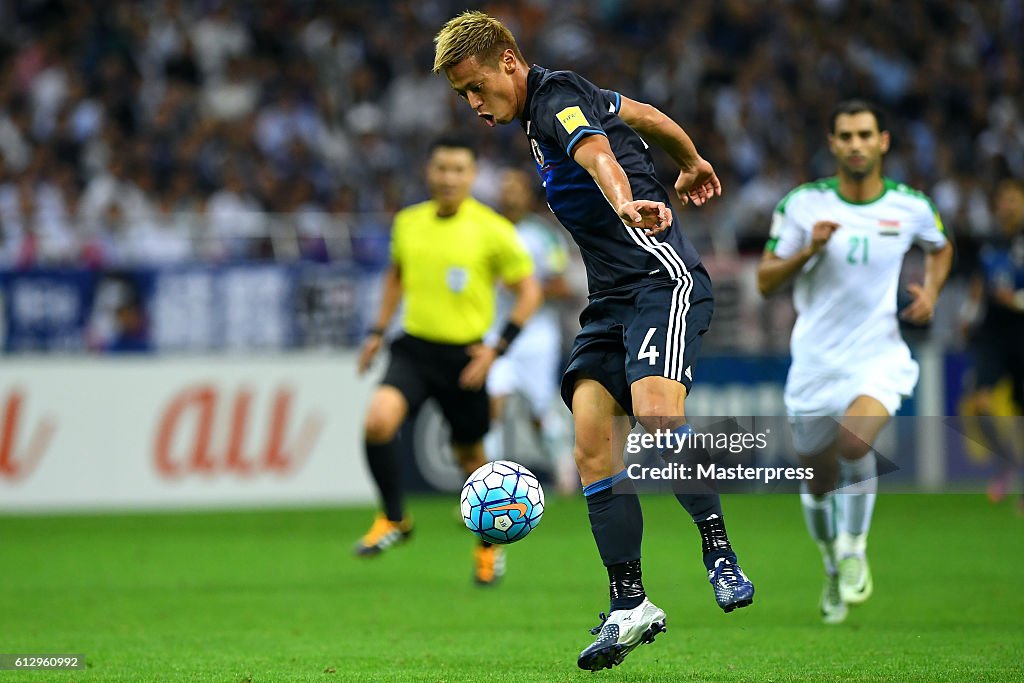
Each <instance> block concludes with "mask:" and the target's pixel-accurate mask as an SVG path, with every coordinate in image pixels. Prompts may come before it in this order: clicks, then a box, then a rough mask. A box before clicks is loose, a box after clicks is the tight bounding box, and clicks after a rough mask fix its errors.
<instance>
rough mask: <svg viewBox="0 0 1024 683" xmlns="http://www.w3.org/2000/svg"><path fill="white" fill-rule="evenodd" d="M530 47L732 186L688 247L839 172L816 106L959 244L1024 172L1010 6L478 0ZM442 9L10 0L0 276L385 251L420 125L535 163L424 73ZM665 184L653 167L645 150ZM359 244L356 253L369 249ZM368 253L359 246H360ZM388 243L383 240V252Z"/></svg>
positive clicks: (296, 0) (750, 233) (409, 188)
mask: <svg viewBox="0 0 1024 683" xmlns="http://www.w3.org/2000/svg"><path fill="white" fill-rule="evenodd" d="M481 8H482V9H484V10H485V11H488V12H490V13H492V14H495V15H497V16H499V17H501V18H502V19H503V20H505V21H507V22H508V23H509V25H510V27H511V28H512V29H513V31H514V32H515V33H516V35H517V36H518V38H519V40H520V46H521V48H522V50H523V52H524V54H525V56H526V58H527V60H528V61H530V62H535V63H539V64H541V65H544V66H548V67H552V68H571V69H575V70H577V71H579V72H580V73H582V74H583V75H584V76H586V77H588V78H589V79H590V80H592V81H594V82H595V83H598V84H600V85H601V86H603V87H606V88H611V89H617V90H620V91H621V92H623V93H625V94H627V95H629V96H631V97H634V98H636V99H641V100H645V101H648V102H651V103H653V104H655V105H657V106H658V107H660V108H662V109H664V110H665V111H666V112H667V113H669V114H670V115H672V116H673V117H675V118H676V119H677V120H678V121H680V122H681V123H682V124H683V125H684V126H685V127H686V128H687V129H688V130H689V131H690V132H691V133H692V134H693V136H694V138H695V139H696V141H697V142H698V145H699V146H700V148H701V151H702V153H703V154H704V156H706V157H707V158H708V159H710V160H711V161H712V162H713V163H714V164H715V165H716V168H717V170H718V172H719V174H720V175H721V177H722V180H723V184H724V187H725V190H726V193H727V194H726V196H725V198H724V199H723V201H721V202H718V203H717V205H713V206H709V207H706V210H704V209H702V210H700V211H687V213H686V216H685V220H686V225H687V226H688V227H689V229H690V230H691V233H692V234H693V235H694V238H695V241H696V242H697V243H698V245H699V246H700V247H701V248H702V249H704V250H706V251H709V252H713V253H714V254H716V255H729V254H734V253H745V252H751V253H756V252H759V251H760V249H761V247H762V245H763V243H764V239H765V237H766V234H767V230H768V224H769V215H770V212H771V209H772V208H773V207H774V205H775V203H776V202H777V201H778V199H779V198H781V197H782V196H783V195H784V194H785V193H786V192H787V191H788V190H789V189H790V188H792V187H793V186H794V185H795V184H797V183H799V182H801V181H805V180H809V179H812V178H814V177H817V176H821V175H827V174H829V173H830V172H831V171H830V170H831V162H830V157H829V155H828V152H827V147H826V145H825V126H826V117H827V114H828V111H829V109H830V108H831V106H832V105H833V104H834V102H835V101H836V100H838V99H840V98H842V97H844V96H849V95H852V94H858V95H863V96H867V97H871V98H874V99H877V100H879V101H880V102H881V103H882V104H883V105H884V106H885V107H886V108H887V110H888V112H889V114H890V129H891V130H892V132H893V136H894V147H893V151H892V152H891V153H890V155H889V157H888V160H887V172H888V174H889V175H891V176H893V177H895V178H897V179H899V180H903V181H905V182H908V183H910V184H911V185H913V186H915V187H918V188H920V189H922V190H924V191H926V192H928V193H930V194H931V196H932V197H933V198H934V200H935V201H936V203H937V205H938V207H939V209H940V211H941V213H942V215H943V217H944V219H945V221H946V223H947V225H948V226H949V227H950V228H951V229H952V231H953V232H954V233H955V234H956V235H957V239H958V240H959V241H964V242H966V243H968V244H970V243H971V241H972V240H974V239H981V238H984V237H985V236H986V235H988V234H990V233H991V232H992V231H993V217H992V189H993V188H994V187H995V184H996V183H997V182H998V180H999V179H1001V178H1003V177H1006V176H1014V177H1018V178H1020V177H1024V71H1022V68H1024V67H1022V59H1021V55H1020V46H1021V45H1022V44H1024V0H992V1H991V2H974V1H970V0H914V1H910V2H908V1H897V0H817V1H816V2H815V1H811V0H806V1H801V2H797V1H795V0H794V1H786V0H762V1H761V2H754V1H751V0H690V1H688V2H686V3H680V2H678V0H629V1H627V0H600V1H599V2H594V1H593V0H517V1H510V2H492V3H485V4H484V5H483V6H482V7H481ZM462 9H464V3H462V2H452V1H450V0H391V1H387V0H373V1H366V2H361V1H358V0H346V1H345V2H313V1H309V0H301V1H300V0H280V1H272V0H264V1H261V2H252V3H243V2H234V1H228V0H222V1H219V2H218V1H215V0H142V1H123V0H111V1H109V2H102V3H85V2H73V1H72V0H23V1H21V2H14V3H2V4H0V22H2V24H3V26H4V29H3V31H2V32H0V267H6V268H11V267H18V268H20V267H30V266H33V265H39V264H68V263H71V264H86V265H89V266H94V267H109V266H118V265H125V264H131V263H147V264H148V263H173V262H180V261H189V260H195V259H202V260H210V261H225V260H236V259H268V258H273V259H312V260H330V259H339V258H351V257H355V258H356V259H360V258H362V259H366V260H369V261H373V260H374V259H379V258H381V256H382V255H384V257H386V249H385V248H381V247H380V243H381V242H382V241H383V242H384V243H386V238H387V227H388V223H389V216H390V214H391V213H393V212H394V211H395V210H396V209H397V208H399V207H400V206H402V205H404V204H407V203H410V202H413V201H418V200H421V199H423V198H425V196H426V192H425V189H424V188H423V184H422V173H421V170H420V169H421V168H422V163H423V160H424V157H425V153H426V150H427V145H428V143H429V140H430V138H431V137H433V136H435V135H437V134H438V133H439V132H442V131H446V130H451V129H457V130H458V131H459V133H460V134H463V135H467V136H473V137H475V138H477V139H478V140H479V145H480V148H481V151H482V164H481V173H480V177H479V180H478V184H477V190H478V192H477V194H478V195H479V196H480V197H481V198H482V199H484V200H493V199H494V193H495V192H496V190H497V182H496V177H497V173H498V172H499V171H500V169H501V168H502V167H504V166H509V165H515V166H522V165H524V164H526V165H527V167H529V164H530V163H532V162H530V161H529V159H530V156H529V153H528V150H527V149H526V146H525V140H524V138H523V135H522V133H521V131H520V130H519V129H518V127H516V126H505V127H500V128H499V129H497V130H491V129H488V128H486V127H485V126H484V125H483V124H482V123H481V122H480V121H478V120H476V119H475V117H471V116H470V112H469V110H468V108H467V107H466V106H465V105H464V104H463V103H462V102H461V101H459V100H458V99H457V98H456V97H454V96H453V95H452V94H451V93H450V91H449V88H448V85H447V83H446V81H445V79H444V78H443V77H442V76H438V75H435V74H432V73H431V72H430V68H431V65H432V55H433V45H432V38H433V36H434V34H435V32H436V31H437V29H438V28H439V27H440V25H441V24H442V23H443V22H444V21H445V20H446V19H447V18H449V17H450V16H452V15H453V14H455V13H457V12H459V11H461V10H462ZM659 162H660V163H662V164H663V165H664V167H663V169H662V170H663V171H664V173H665V176H666V178H669V179H670V178H671V177H672V175H673V174H672V169H671V168H670V167H669V162H668V159H667V158H665V157H659ZM360 245H363V246H362V247H361V246H360ZM366 245H369V246H366ZM374 245H377V246H374Z"/></svg>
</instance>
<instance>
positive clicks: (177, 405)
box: [153, 384, 323, 479]
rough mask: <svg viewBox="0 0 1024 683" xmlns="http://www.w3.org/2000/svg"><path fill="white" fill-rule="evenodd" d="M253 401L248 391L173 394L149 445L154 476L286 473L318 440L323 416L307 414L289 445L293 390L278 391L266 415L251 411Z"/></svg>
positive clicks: (205, 388)
mask: <svg viewBox="0 0 1024 683" xmlns="http://www.w3.org/2000/svg"><path fill="white" fill-rule="evenodd" d="M253 398H254V396H253V392H252V391H251V390H250V389H247V388H244V387H243V388H239V389H237V390H236V391H234V392H231V391H224V390H223V389H222V388H220V387H218V386H216V385H214V384H197V385H193V386H189V387H186V388H185V389H183V390H181V391H180V392H178V393H177V394H176V395H175V396H174V397H173V398H172V399H171V400H170V402H169V403H168V405H167V407H166V408H165V409H164V411H163V413H162V414H161V416H160V420H159V423H158V425H157V432H156V440H155V442H154V444H153V454H154V461H155V465H156V469H157V472H158V473H159V474H160V475H161V476H163V477H166V478H170V479H173V478H178V477H181V476H184V475H186V474H205V475H214V474H217V473H230V474H235V475H241V476H250V475H255V474H258V473H263V472H270V473H274V474H278V475H287V474H290V473H292V472H294V471H296V470H297V469H298V468H299V467H300V466H301V465H302V463H303V462H305V460H306V458H307V457H308V456H309V453H310V451H311V450H312V448H313V446H314V444H315V443H316V440H317V439H318V438H319V436H320V431H321V429H322V428H323V418H322V417H321V416H320V415H319V414H317V413H314V414H312V415H308V416H307V417H306V418H305V419H304V420H303V422H302V424H301V426H300V427H299V429H298V431H297V432H296V433H295V434H294V435H291V440H290V441H289V437H290V435H289V433H288V431H289V429H288V427H289V422H290V420H291V417H292V403H293V393H292V391H291V390H290V389H288V388H284V387H278V388H277V389H276V391H274V393H273V396H272V397H271V399H270V403H269V407H268V408H267V409H266V412H265V413H263V412H260V411H254V410H253ZM259 437H262V439H263V440H262V442H260V441H259Z"/></svg>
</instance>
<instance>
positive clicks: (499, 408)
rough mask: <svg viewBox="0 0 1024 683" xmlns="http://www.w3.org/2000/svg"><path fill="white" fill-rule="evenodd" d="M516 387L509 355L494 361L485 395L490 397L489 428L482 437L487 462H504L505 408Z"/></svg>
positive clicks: (514, 372) (514, 371)
mask: <svg viewBox="0 0 1024 683" xmlns="http://www.w3.org/2000/svg"><path fill="white" fill-rule="evenodd" d="M516 385H517V378H516V369H515V367H514V366H513V363H512V360H511V358H510V356H509V355H507V354H506V355H504V356H502V357H500V358H498V359H497V360H496V361H494V364H493V365H492V366H491V370H490V372H488V373H487V394H488V395H489V396H490V411H491V427H490V430H489V431H488V432H487V435H486V436H485V437H484V452H485V454H486V457H487V459H488V460H504V459H505V458H506V457H508V456H506V454H505V451H506V446H505V436H506V435H505V406H506V404H507V402H508V397H509V396H511V395H512V394H513V393H514V392H515V390H516Z"/></svg>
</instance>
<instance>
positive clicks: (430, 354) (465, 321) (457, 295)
mask: <svg viewBox="0 0 1024 683" xmlns="http://www.w3.org/2000/svg"><path fill="white" fill-rule="evenodd" d="M475 174H476V151H475V149H474V148H473V147H472V146H470V145H469V144H468V143H466V142H465V141H464V140H461V139H458V138H454V137H446V138H441V139H439V140H437V141H436V142H435V143H434V144H433V146H432V151H431V154H430V158H429V161H428V163H427V184H428V186H429V187H430V193H431V199H430V200H429V201H426V202H422V203H419V204H414V205H413V206H410V207H408V208H406V209H403V210H402V211H399V212H398V214H397V215H396V216H395V221H394V227H393V229H392V234H391V259H392V262H391V266H390V268H389V270H388V272H387V274H386V275H385V280H384V291H383V295H382V299H381V304H380V310H379V312H378V314H377V319H376V320H377V322H376V325H375V326H374V327H373V329H372V330H371V331H370V333H369V336H368V337H367V338H366V341H365V342H364V344H363V347H362V350H361V352H360V357H359V370H360V372H361V373H362V372H365V371H366V369H367V368H368V367H369V365H370V363H371V361H372V360H373V357H374V356H375V355H376V354H377V352H378V351H379V350H380V349H381V347H382V346H383V335H384V331H385V330H386V329H387V327H388V325H389V323H390V322H391V318H392V317H393V316H394V314H395V311H396V310H397V309H398V306H399V304H400V303H403V302H404V304H405V307H404V309H403V315H402V332H403V334H402V336H400V337H399V338H398V339H396V340H395V341H394V342H392V344H391V358H390V362H389V364H388V368H387V370H386V372H385V373H384V378H383V379H382V380H381V384H380V386H379V387H378V388H377V390H376V392H375V393H374V395H373V397H372V398H371V400H370V407H369V411H368V412H367V415H366V424H365V444H366V461H367V464H368V465H369V469H370V472H371V473H372V475H373V479H374V482H375V483H376V485H377V490H378V492H379V494H380V499H381V504H382V507H383V510H382V511H381V512H380V513H379V514H378V515H377V518H376V519H375V520H374V523H373V526H371V528H370V530H369V531H368V532H367V533H366V535H365V536H363V537H362V539H360V541H359V542H358V543H357V544H356V548H355V552H356V554H357V555H362V556H370V555H377V554H379V553H381V552H383V551H385V550H387V549H388V548H390V547H392V546H393V545H394V544H396V543H398V542H400V541H403V540H405V539H406V538H408V537H409V535H410V534H411V533H412V522H411V521H410V520H409V519H408V518H407V517H406V516H405V511H404V509H403V504H402V503H403V501H402V481H401V469H402V463H401V461H400V460H401V458H400V449H399V447H398V445H397V444H396V439H395V436H396V434H397V433H398V430H399V428H400V427H401V426H402V423H403V422H404V421H405V419H406V418H407V417H410V416H413V415H415V414H416V412H417V410H419V408H420V407H421V406H422V405H423V403H424V401H426V400H427V399H428V398H433V399H435V400H436V401H437V403H438V404H439V406H440V408H441V412H442V413H443V415H444V417H445V419H446V420H447V422H448V424H449V426H450V427H451V445H452V450H453V452H454V453H455V457H456V458H457V459H458V462H459V465H461V466H462V468H463V470H464V471H465V472H466V473H467V474H469V473H471V472H473V470H475V469H477V468H478V467H480V466H481V465H483V464H484V463H485V462H486V458H485V457H484V449H483V442H482V439H483V437H484V434H486V433H487V430H488V426H489V422H490V420H489V405H488V401H487V394H486V392H485V391H484V383H485V381H486V379H487V372H488V370H489V369H490V367H491V365H492V364H493V363H494V360H495V358H497V357H498V356H499V355H500V354H501V353H503V352H504V351H505V350H506V349H507V348H508V346H509V345H510V344H511V343H512V341H514V340H515V337H516V335H517V334H518V332H519V330H520V328H521V327H522V325H523V324H524V323H525V322H526V320H527V319H528V318H529V317H530V315H532V313H533V311H534V310H535V309H536V308H537V307H538V306H539V305H540V303H541V292H540V285H538V284H537V282H536V280H534V279H533V277H532V275H531V273H532V271H533V265H532V263H531V261H530V256H529V254H528V253H527V252H526V250H525V249H524V248H523V245H522V242H521V241H520V240H519V238H518V237H517V236H516V233H515V228H514V227H513V225H512V224H511V223H510V222H509V221H508V220H506V219H505V218H503V217H502V216H500V215H499V214H498V213H496V212H495V211H493V210H492V209H490V208H489V207H487V206H485V205H483V204H481V203H480V202H478V201H476V200H475V199H473V198H472V197H470V195H469V190H470V187H471V186H472V184H473V179H474V177H475ZM498 280H501V281H502V282H503V283H504V284H505V286H506V287H508V289H509V290H510V291H511V292H513V293H514V295H515V301H514V303H513V305H512V310H511V313H510V314H509V317H508V322H507V323H506V324H505V326H504V328H503V330H502V333H501V336H500V338H499V339H498V341H497V342H496V343H495V344H494V345H493V346H488V345H484V344H482V343H481V339H483V336H484V334H485V333H486V332H487V330H488V328H490V327H491V324H492V322H493V320H494V310H495V286H496V283H497V281H498ZM503 573H504V556H503V550H502V549H501V548H498V547H496V546H492V545H490V544H488V543H485V542H483V541H481V542H480V545H479V546H478V547H477V548H476V549H475V563H474V577H475V579H476V581H477V582H478V583H481V584H489V583H493V582H495V581H497V580H498V579H499V578H501V576H502V574H503Z"/></svg>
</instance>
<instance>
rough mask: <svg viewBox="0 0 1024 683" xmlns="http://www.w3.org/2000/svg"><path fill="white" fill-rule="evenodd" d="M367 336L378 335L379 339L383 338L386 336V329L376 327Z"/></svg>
mask: <svg viewBox="0 0 1024 683" xmlns="http://www.w3.org/2000/svg"><path fill="white" fill-rule="evenodd" d="M366 334H368V335H369V334H374V335H377V336H378V337H383V336H384V328H383V327H374V328H372V329H371V330H370V331H369V332H367V333H366Z"/></svg>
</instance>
